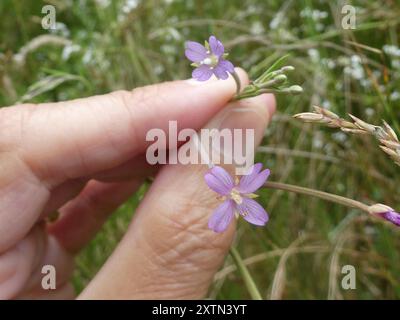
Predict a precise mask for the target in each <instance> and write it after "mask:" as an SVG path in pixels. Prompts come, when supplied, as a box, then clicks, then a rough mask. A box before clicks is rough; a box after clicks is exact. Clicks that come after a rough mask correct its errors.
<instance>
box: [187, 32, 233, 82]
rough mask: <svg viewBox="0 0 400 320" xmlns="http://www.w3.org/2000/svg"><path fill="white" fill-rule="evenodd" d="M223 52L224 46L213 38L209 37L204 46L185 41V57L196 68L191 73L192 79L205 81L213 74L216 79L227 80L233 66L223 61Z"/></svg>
mask: <svg viewBox="0 0 400 320" xmlns="http://www.w3.org/2000/svg"><path fill="white" fill-rule="evenodd" d="M224 51H225V49H224V45H223V44H222V42H221V41H219V40H218V39H217V38H216V37H214V36H210V38H209V39H208V42H207V41H206V43H205V46H203V45H202V44H200V43H198V42H194V41H187V42H186V43H185V56H186V58H188V59H189V60H190V61H192V62H193V64H192V65H193V66H195V67H196V69H194V70H193V72H192V77H193V78H195V79H196V80H199V81H206V80H208V79H210V78H211V76H212V75H213V74H214V75H215V76H216V77H217V78H218V79H222V80H225V79H228V76H229V74H228V73H233V72H234V66H233V64H232V63H231V62H230V61H228V60H225V59H224V57H225V56H226V54H225V53H224Z"/></svg>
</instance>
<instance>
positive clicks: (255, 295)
mask: <svg viewBox="0 0 400 320" xmlns="http://www.w3.org/2000/svg"><path fill="white" fill-rule="evenodd" d="M229 253H230V255H231V256H232V259H233V262H234V263H235V265H236V267H237V268H238V270H239V272H240V273H241V275H242V277H243V280H244V283H245V284H246V287H247V290H248V291H249V293H250V296H251V298H252V299H253V300H262V297H261V294H260V291H258V289H257V286H256V284H255V282H254V280H253V278H252V277H251V275H250V273H249V270H248V269H247V267H246V265H245V264H244V262H243V260H242V258H241V257H240V254H239V252H238V251H237V250H236V248H234V247H231V248H230V250H229Z"/></svg>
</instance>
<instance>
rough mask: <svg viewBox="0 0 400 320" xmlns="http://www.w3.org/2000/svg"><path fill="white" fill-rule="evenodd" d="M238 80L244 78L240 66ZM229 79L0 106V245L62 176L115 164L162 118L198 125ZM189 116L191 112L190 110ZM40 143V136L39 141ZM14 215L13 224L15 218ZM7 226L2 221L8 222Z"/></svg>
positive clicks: (228, 91) (18, 233)
mask: <svg viewBox="0 0 400 320" xmlns="http://www.w3.org/2000/svg"><path fill="white" fill-rule="evenodd" d="M238 72H239V73H240V74H241V76H242V78H243V79H242V82H246V79H245V77H246V76H245V75H244V72H243V71H239V70H238ZM234 91H235V84H234V81H233V80H232V79H230V80H227V81H215V82H213V81H209V82H206V83H198V82H196V84H193V82H190V81H176V82H170V83H164V84H158V85H153V86H148V87H145V88H139V89H137V90H134V91H133V92H127V91H119V92H115V93H111V94H108V95H104V96H97V97H92V98H86V99H78V100H74V101H69V102H60V103H56V104H43V105H38V106H32V105H22V106H19V107H11V108H2V109H0V127H1V128H2V129H4V130H3V132H6V133H7V134H2V135H1V136H0V150H1V151H2V152H1V153H0V166H1V169H5V170H0V252H4V251H5V250H6V249H8V248H10V247H11V246H13V245H14V244H15V243H17V242H18V241H19V240H21V239H22V238H23V237H24V236H25V235H26V234H27V233H28V232H29V230H30V229H31V228H32V226H33V225H34V223H35V222H36V221H37V219H38V218H39V216H40V214H41V213H42V212H43V209H44V207H45V206H46V204H47V202H48V201H49V199H50V190H51V189H53V188H55V187H56V186H58V185H60V184H61V183H63V182H65V181H67V180H70V179H71V180H74V179H77V178H80V177H83V176H87V175H93V174H95V173H98V172H100V171H105V170H109V169H111V168H114V167H117V166H119V165H121V164H123V163H124V162H126V161H128V160H129V159H132V158H134V157H135V156H136V155H137V154H140V153H142V152H143V150H144V148H145V147H146V143H147V142H146V139H145V138H146V132H147V131H148V130H149V129H151V128H160V129H165V128H167V127H168V120H169V119H177V120H179V123H180V124H181V125H182V126H183V127H189V128H199V127H200V126H202V125H203V124H204V123H205V122H206V121H207V120H208V119H209V118H210V117H211V116H212V115H213V114H215V113H216V112H217V111H218V110H219V109H220V108H221V107H222V106H223V105H224V104H225V103H226V102H227V101H228V100H229V99H230V98H231V97H232V95H233V94H234ZM194 114H195V115H196V116H193V115H194ZM44 141H45V142H46V143H43V142H44ZM15 221H17V222H18V223H14V222H15ZM10 222H11V223H13V228H8V224H9V223H10Z"/></svg>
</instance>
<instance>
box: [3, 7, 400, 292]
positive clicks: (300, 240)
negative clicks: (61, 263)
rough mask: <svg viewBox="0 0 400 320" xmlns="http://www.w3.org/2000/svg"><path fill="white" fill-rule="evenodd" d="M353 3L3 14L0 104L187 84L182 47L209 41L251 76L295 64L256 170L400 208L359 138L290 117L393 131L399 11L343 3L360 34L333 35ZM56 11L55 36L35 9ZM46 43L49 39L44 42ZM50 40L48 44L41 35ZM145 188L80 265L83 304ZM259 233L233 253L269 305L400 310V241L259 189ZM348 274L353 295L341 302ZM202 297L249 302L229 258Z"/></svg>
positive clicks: (399, 84)
mask: <svg viewBox="0 0 400 320" xmlns="http://www.w3.org/2000/svg"><path fill="white" fill-rule="evenodd" d="M346 3H348V2H347V1H346V2H344V1H343V2H341V1H328V0H326V1H322V0H319V1H317V0H298V1H297V0H296V1H293V0H288V1H276V0H273V1H272V0H271V1H263V0H259V1H256V0H215V1H194V0H164V1H156V0H145V1H144V0H143V1H139V0H113V1H111V0H96V1H94V0H93V1H89V0H80V1H78V0H77V1H72V0H62V1H61V0H58V1H57V0H52V1H50V0H48V1H40V0H35V1H19V0H2V1H1V2H0V30H1V32H0V106H7V105H12V104H15V103H17V102H21V101H29V102H44V101H60V100H67V99H73V98H77V97H84V96H90V95H94V94H100V93H105V92H109V91H112V90H116V89H131V88H134V87H137V86H142V85H146V84H150V83H154V82H160V81H165V80H173V79H182V78H186V77H188V76H190V72H191V68H190V66H189V63H188V61H187V60H186V59H185V58H184V55H183V46H184V42H185V41H186V40H188V39H190V40H195V41H202V40H203V39H206V38H208V36H209V34H215V35H216V36H217V37H219V38H220V39H221V40H222V41H223V42H224V43H225V44H226V46H227V47H228V48H229V51H230V57H231V60H232V61H233V62H234V63H235V64H236V65H240V66H242V67H243V68H244V69H246V70H247V71H248V72H249V74H250V76H251V77H252V78H255V77H256V76H257V75H259V74H260V73H261V72H262V70H263V69H264V68H265V67H267V66H269V65H270V64H271V63H272V62H273V61H274V60H276V59H277V58H279V57H280V56H282V55H284V54H286V53H290V54H291V55H290V57H289V58H288V60H287V63H288V64H291V65H294V66H295V67H296V72H295V73H294V74H293V75H292V76H291V79H292V81H293V83H299V84H301V85H302V86H303V88H304V89H305V92H304V94H303V95H301V96H295V97H278V106H279V107H278V112H277V114H276V116H275V118H274V121H273V123H272V124H271V126H270V127H269V128H268V130H267V132H266V134H265V139H264V141H263V144H262V147H261V148H260V150H259V152H258V154H257V158H258V160H260V161H262V162H264V163H265V164H266V165H267V166H268V167H269V168H271V171H272V176H271V180H275V181H281V182H287V183H292V184H298V185H301V186H306V187H311V188H315V189H320V190H324V191H328V192H332V193H337V194H340V195H345V196H348V197H351V198H355V199H358V200H361V201H364V202H366V203H375V202H382V203H386V204H388V205H390V206H393V207H394V208H396V207H397V209H400V192H399V189H398V185H397V182H398V180H399V179H398V172H399V168H398V167H396V166H395V165H394V164H393V163H392V162H391V161H390V159H389V158H388V157H387V156H386V155H384V154H383V152H381V151H380V150H379V148H378V147H377V143H376V142H375V141H373V140H372V139H370V138H368V137H365V138H360V137H353V136H351V135H346V134H344V133H342V132H338V131H335V130H333V129H329V128H323V127H318V126H311V125H304V124H303V123H300V122H298V121H296V120H294V119H292V118H291V115H293V114H295V113H298V112H302V111H307V110H310V109H311V106H312V105H314V104H316V105H320V106H322V107H325V108H330V109H331V110H332V111H334V112H336V113H337V114H339V115H341V116H344V117H345V116H346V113H353V114H355V115H356V116H358V117H360V118H362V119H364V120H366V121H368V122H370V123H376V124H379V123H380V121H381V119H385V120H386V121H387V122H388V123H389V124H390V125H392V126H393V127H394V128H396V129H397V132H398V133H400V132H399V131H398V129H399V128H400V127H399V124H398V123H399V120H400V118H399V107H400V75H399V71H400V44H399V42H400V38H399V36H400V33H399V30H400V26H399V24H400V3H399V2H398V1H395V0H392V1H390V0H387V1H384V0H379V1H368V0H365V1H362V0H359V1H351V4H352V5H354V6H355V7H356V12H357V15H356V17H357V20H356V23H357V25H356V29H355V30H344V29H343V28H342V27H341V19H342V16H343V15H342V13H341V8H342V6H343V5H344V4H346ZM45 4H52V5H54V6H55V7H56V10H57V28H56V30H44V29H42V27H41V19H42V17H43V14H41V8H42V6H43V5H45ZM43 36H45V37H43ZM49 36H50V37H49ZM145 189H146V188H145V186H144V187H143V188H142V189H141V191H140V192H138V194H137V195H135V196H134V197H132V199H130V200H129V201H128V202H127V203H126V204H124V205H123V206H121V207H120V209H119V210H118V211H117V212H116V213H115V214H114V215H113V217H112V218H111V219H110V221H109V222H108V223H107V224H106V225H105V226H104V228H103V230H102V231H101V232H100V233H99V235H98V236H97V237H96V238H95V239H94V240H93V241H92V242H91V243H90V245H88V247H87V248H86V249H85V250H84V251H83V252H82V253H81V254H80V255H79V257H78V259H77V271H76V273H75V276H74V279H73V281H74V284H75V287H76V289H77V291H78V292H79V291H80V290H81V289H82V288H83V287H84V286H85V285H86V283H87V282H88V281H90V279H91V278H92V277H93V276H94V275H95V273H96V272H97V271H98V269H99V268H100V267H101V265H102V264H103V262H104V261H105V260H106V259H107V257H108V255H109V254H110V253H111V252H112V250H113V248H114V247H115V245H116V244H117V243H118V241H119V239H120V238H121V236H122V235H123V233H124V230H125V229H126V227H127V224H128V223H129V221H130V219H131V216H132V213H133V211H134V209H135V207H136V206H137V204H138V202H139V201H140V198H141V197H142V196H143V194H144V192H145ZM260 198H261V202H262V204H263V205H265V207H266V208H267V211H268V212H269V213H270V215H271V220H270V222H269V224H268V226H267V227H266V228H253V227H252V226H250V225H249V224H246V223H241V224H240V225H239V228H238V237H237V242H238V245H239V251H240V253H241V256H242V257H243V258H244V259H245V261H246V262H247V263H248V267H249V270H250V272H251V274H252V276H253V277H254V279H255V281H256V283H257V285H258V287H259V288H260V291H261V293H262V295H263V296H264V297H265V298H274V299H301V298H304V299H326V298H330V299H341V298H343V299H372V298H377V299H383V298H386V299H398V298H400V281H399V278H400V263H399V261H400V254H399V249H400V242H399V239H398V237H399V231H398V230H396V229H395V228H394V227H393V226H392V225H388V224H384V223H381V222H379V221H376V220H372V219H370V218H369V217H367V216H365V215H364V214H362V213H359V212H357V211H352V210H349V209H347V208H344V207H341V206H338V205H333V204H331V203H326V202H323V201H321V200H317V199H311V198H308V197H304V196H298V195H294V194H288V193H284V192H277V191H272V190H263V191H262V192H261V197H260ZM345 264H351V265H354V267H355V268H356V271H357V289H356V290H347V291H345V290H343V289H342V288H341V286H340V282H341V279H342V274H341V268H342V266H343V265H345ZM209 296H210V297H211V298H217V299H240V298H249V296H248V293H247V292H246V291H245V289H244V286H243V281H242V279H241V278H240V275H239V274H238V273H237V271H236V270H235V269H234V268H233V267H232V262H231V260H230V259H229V258H228V259H227V261H226V265H225V267H224V268H223V269H222V270H221V272H219V273H218V274H217V275H216V280H215V283H214V286H213V287H212V288H211V290H210V293H209Z"/></svg>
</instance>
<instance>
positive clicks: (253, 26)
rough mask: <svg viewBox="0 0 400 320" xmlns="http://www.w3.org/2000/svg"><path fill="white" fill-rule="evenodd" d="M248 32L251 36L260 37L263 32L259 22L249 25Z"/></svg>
mask: <svg viewBox="0 0 400 320" xmlns="http://www.w3.org/2000/svg"><path fill="white" fill-rule="evenodd" d="M250 32H251V34H253V35H256V36H257V35H260V34H263V33H264V32H265V29H264V26H263V25H262V23H261V22H260V21H255V22H253V23H252V24H251V28H250Z"/></svg>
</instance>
